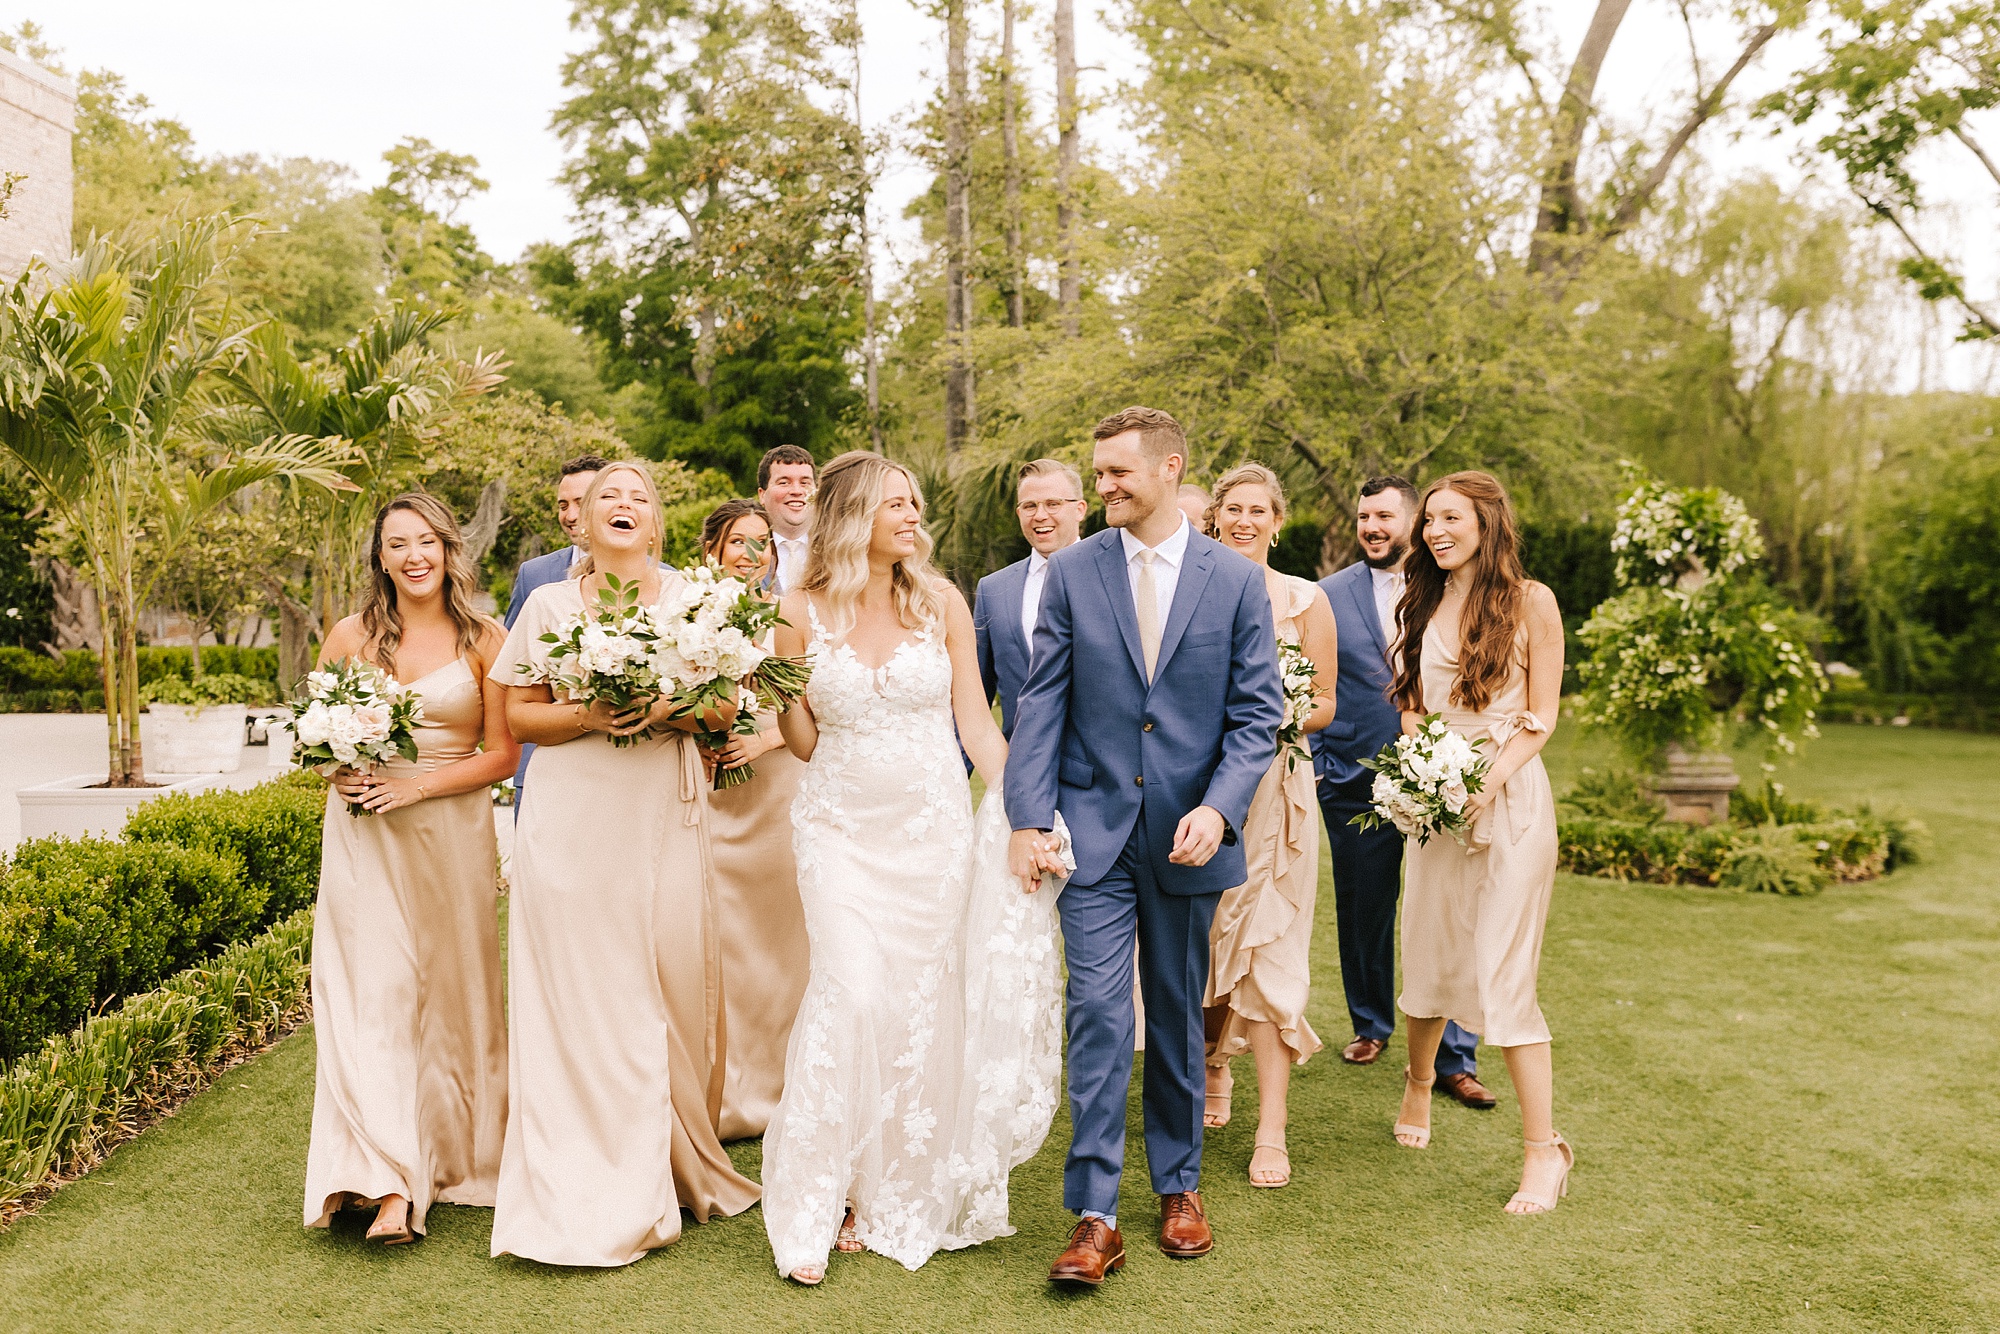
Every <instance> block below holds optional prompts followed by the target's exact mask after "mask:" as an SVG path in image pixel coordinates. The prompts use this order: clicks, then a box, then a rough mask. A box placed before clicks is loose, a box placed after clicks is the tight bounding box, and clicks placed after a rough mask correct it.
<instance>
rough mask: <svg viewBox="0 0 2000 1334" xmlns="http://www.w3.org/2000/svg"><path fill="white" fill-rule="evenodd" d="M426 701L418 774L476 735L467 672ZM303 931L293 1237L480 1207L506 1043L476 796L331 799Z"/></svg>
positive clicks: (493, 866) (487, 1184)
mask: <svg viewBox="0 0 2000 1334" xmlns="http://www.w3.org/2000/svg"><path fill="white" fill-rule="evenodd" d="M410 686H411V688H412V689H414V690H416V691H417V692H418V694H420V695H421V696H422V697H423V710H424V722H423V725H422V726H421V727H419V728H418V729H417V732H416V741H417V760H416V762H415V763H414V764H412V763H410V762H408V761H405V760H394V761H391V762H390V763H388V764H385V765H382V766H380V768H379V769H378V770H377V772H379V773H382V774H385V775H389V776H392V777H393V776H401V775H404V774H409V773H416V772H425V771H429V770H432V769H437V768H439V767H441V766H443V765H447V764H452V763H455V762H457V761H459V760H462V759H465V758H467V757H468V756H470V755H472V754H473V753H474V752H476V751H477V750H478V748H479V742H480V739H481V737H482V736H483V735H484V732H485V708H484V702H483V698H482V695H481V692H480V683H479V679H478V677H476V676H475V675H474V673H473V668H472V667H471V665H470V664H469V663H468V662H467V661H466V660H465V659H463V658H460V659H459V660H457V661H455V662H452V663H449V664H447V665H446V666H443V667H440V668H438V669H437V670H436V671H434V672H431V673H430V674H429V675H427V676H424V677H422V678H421V679H419V680H416V681H412V682H410ZM320 848H321V852H320V882H319V902H318V906H317V907H316V909H315V910H314V914H313V944H312V1001H313V1034H314V1041H315V1043H316V1045H317V1050H318V1056H317V1068H316V1071H315V1075H314V1088H313V1116H312V1144H311V1147H310V1148H309V1149H308V1150H307V1152H306V1192H305V1223H306V1226H307V1227H325V1226H326V1225H327V1224H328V1223H329V1222H330V1221H331V1219H332V1216H333V1213H334V1211H335V1210H336V1209H337V1208H338V1207H339V1204H340V1198H341V1196H342V1195H344V1194H348V1193H352V1194H354V1195H357V1196H362V1197H364V1198H368V1199H379V1198H380V1197H382V1196H384V1195H392V1194H393V1195H402V1196H405V1197H406V1198H408V1200H409V1201H410V1226H411V1227H412V1228H413V1229H415V1230H416V1231H418V1232H422V1231H424V1228H425V1215H426V1214H427V1213H428V1212H429V1210H430V1207H431V1205H432V1204H433V1203H435V1202H437V1201H440V1200H442V1201H444V1202H445V1203H447V1204H471V1205H485V1206H490V1205H491V1204H492V1203H493V1197H494V1187H495V1183H496V1182H497V1180H498V1177H499V1171H500V1143H501V1132H502V1129H503V1127H504V1125H505V1123H506V1117H507V1038H506V1031H507V1030H506V1023H505V1019H504V1015H503V1011H502V1008H501V995H500V936H499V929H498V924H497V917H496V914H495V903H494V900H495V891H496V887H497V884H496V882H497V868H498V864H499V863H498V850H497V848H496V847H495V843H494V837H493V804H492V800H491V799H490V798H489V797H488V796H487V794H486V790H485V789H484V788H481V789H479V790H477V791H473V792H465V793H461V794H459V795H458V796H455V797H433V798H431V799H430V800H427V801H420V802H418V803H417V804H416V805H414V806H405V807H403V808H402V809H400V810H394V811H389V812H388V813H386V814H382V815H362V816H355V815H351V814H349V812H348V809H347V803H346V802H345V801H343V800H342V799H341V798H340V796H339V794H338V793H335V792H331V791H329V792H328V793H327V804H326V827H325V831H324V833H323V834H322V836H321V842H320Z"/></svg>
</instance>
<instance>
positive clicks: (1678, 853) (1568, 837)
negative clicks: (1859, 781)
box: [1558, 814, 1914, 885]
mask: <svg viewBox="0 0 2000 1334" xmlns="http://www.w3.org/2000/svg"><path fill="white" fill-rule="evenodd" d="M1559 828H1560V834H1559V839H1560V842H1559V847H1560V851H1559V853H1558V859H1559V864H1560V865H1561V867H1562V869H1563V870H1565V871H1569V872H1572V873H1574V874H1576V875H1592V876H1601V877H1603V878H1604V879H1607V880H1644V881H1649V882H1651V883H1654V884H1662V885H1673V884H1693V885H1714V884H1720V883H1723V882H1724V880H1725V879H1726V878H1727V873H1728V872H1729V870H1730V867H1731V864H1732V862H1733V861H1735V859H1736V858H1737V857H1738V856H1739V855H1740V854H1741V853H1743V851H1744V850H1745V849H1746V848H1748V847H1750V846H1751V845H1752V844H1753V843H1762V842H1763V840H1764V839H1766V838H1767V837H1768V835H1765V834H1763V833H1761V832H1760V831H1762V830H1765V829H1769V828H1776V829H1778V830H1781V831H1782V833H1783V835H1784V836H1786V837H1789V838H1791V839H1792V840H1794V841H1796V842H1797V843H1798V844H1799V845H1800V846H1801V847H1803V848H1804V849H1805V850H1806V852H1807V853H1808V854H1809V856H1810V858H1811V860H1812V862H1813V863H1814V865H1816V866H1817V867H1818V869H1819V870H1820V871H1821V872H1822V873H1823V874H1824V875H1825V877H1826V878H1828V879H1832V880H1868V879H1872V878H1874V877H1875V876H1878V875H1881V874H1882V873H1883V871H1884V870H1886V869H1889V868H1890V866H1891V854H1892V852H1893V851H1894V850H1895V847H1896V832H1895V830H1894V822H1889V821H1883V820H1879V819H1876V818H1874V817H1872V816H1869V815H1866V814H1863V815H1859V816H1849V817H1842V818H1839V819H1829V820H1821V821H1815V822H1813V823H1809V824H1788V825H1779V826H1757V825H1737V824H1726V825H1685V824H1669V823H1667V822H1665V821H1641V820H1616V819H1607V818H1603V817H1597V816H1572V817H1567V818H1565V819H1563V820H1562V822H1561V824H1560V826H1559ZM1904 860H1914V857H1913V856H1910V855H1907V854H1906V855H1905V857H1904Z"/></svg>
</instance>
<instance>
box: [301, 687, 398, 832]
mask: <svg viewBox="0 0 2000 1334" xmlns="http://www.w3.org/2000/svg"><path fill="white" fill-rule="evenodd" d="M287 707H288V708H290V710H291V714H292V735H293V736H294V737H296V738H297V739H298V743H299V744H298V749H297V750H295V751H293V752H292V760H293V762H294V763H295V764H297V765H298V766H299V767H300V768H302V769H311V770H314V771H315V772H317V773H319V774H320V775H321V776H322V777H326V778H331V777H332V776H333V775H334V773H335V771H337V770H339V769H343V768H346V769H354V770H357V771H359V772H361V773H368V772H370V771H372V770H373V769H374V767H375V766H376V765H377V764H379V763H381V762H382V761H384V760H392V759H395V758H396V757H397V756H399V755H400V756H401V757H402V758H404V759H406V760H411V761H414V760H415V759H416V758H417V737H416V729H417V726H418V725H419V724H420V723H422V722H423V720H424V704H423V698H422V697H421V696H420V695H418V694H417V693H416V692H415V691H413V690H411V689H409V688H408V687H406V686H405V685H403V683H402V682H400V681H398V680H397V679H396V678H395V677H393V676H391V675H389V674H388V673H387V672H385V671H383V670H382V669H381V668H379V667H373V666H370V665H369V664H367V663H365V662H360V661H357V660H355V659H352V658H342V659H341V660H340V661H339V662H336V663H333V664H331V665H330V666H327V667H324V668H322V669H320V670H319V671H316V672H310V673H308V674H307V675H306V680H305V687H304V689H302V690H301V691H300V692H299V695H298V698H296V699H294V700H292V701H291V702H290V704H289V705H288V706H287ZM347 813H348V814H349V815H373V814H374V812H373V811H371V810H369V809H368V808H367V807H365V806H359V805H356V804H355V803H353V802H348V803H347Z"/></svg>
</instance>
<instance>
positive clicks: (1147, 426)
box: [1090, 407, 1188, 463]
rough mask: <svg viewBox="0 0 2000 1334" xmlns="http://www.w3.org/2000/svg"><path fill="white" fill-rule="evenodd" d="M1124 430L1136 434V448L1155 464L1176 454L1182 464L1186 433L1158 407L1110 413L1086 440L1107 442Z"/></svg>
mask: <svg viewBox="0 0 2000 1334" xmlns="http://www.w3.org/2000/svg"><path fill="white" fill-rule="evenodd" d="M1127 431H1137V432H1138V433H1139V447H1140V448H1141V449H1143V450H1145V451H1146V457H1148V458H1150V459H1152V460H1153V461H1154V462H1155V463H1158V462H1159V461H1160V460H1161V459H1164V458H1165V457H1166V456H1167V455H1169V454H1178V455H1180V456H1181V459H1182V461H1183V462H1185V461H1186V459H1187V456H1188V451H1187V432H1186V431H1183V430H1182V429H1181V424H1180V423H1179V422H1177V421H1175V420H1174V419H1173V417H1172V416H1170V415H1168V414H1167V413H1164V412H1162V411H1160V410H1159V409H1158V408H1139V407H1132V408H1125V409H1123V410H1122V411H1119V412H1114V413H1112V414H1111V415H1110V416H1109V417H1106V418H1105V419H1104V420H1103V421H1101V422H1099V423H1097V425H1096V426H1095V427H1094V428H1093V429H1092V430H1091V432H1090V438H1091V439H1093V440H1109V439H1110V438H1111V437H1112V436H1114V435H1123V434H1125V432H1127Z"/></svg>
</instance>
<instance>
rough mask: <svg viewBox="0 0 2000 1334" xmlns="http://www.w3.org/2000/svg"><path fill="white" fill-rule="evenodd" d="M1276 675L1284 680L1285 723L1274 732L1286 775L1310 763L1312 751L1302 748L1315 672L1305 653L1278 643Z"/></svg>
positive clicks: (1285, 641)
mask: <svg viewBox="0 0 2000 1334" xmlns="http://www.w3.org/2000/svg"><path fill="white" fill-rule="evenodd" d="M1278 674H1279V675H1280V676H1282V677H1283V678H1284V680H1285V721H1284V723H1283V724H1282V725H1281V726H1280V727H1279V728H1278V748H1279V749H1280V750H1282V751H1284V753H1285V772H1286V773H1290V772H1291V771H1292V770H1293V769H1295V768H1297V767H1298V763H1299V761H1300V760H1307V761H1310V760H1311V759H1312V748H1311V747H1310V746H1308V745H1307V744H1306V719H1307V718H1308V717H1310V716H1311V715H1312V711H1313V705H1314V703H1315V699H1314V696H1313V681H1314V680H1315V679H1316V678H1317V677H1318V675H1319V668H1318V667H1317V666H1316V665H1314V663H1313V660H1312V659H1311V658H1309V657H1307V656H1306V651H1305V649H1303V648H1301V647H1300V646H1299V645H1297V644H1295V643H1293V642H1292V641H1291V640H1289V639H1280V640H1279V641H1278Z"/></svg>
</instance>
